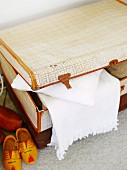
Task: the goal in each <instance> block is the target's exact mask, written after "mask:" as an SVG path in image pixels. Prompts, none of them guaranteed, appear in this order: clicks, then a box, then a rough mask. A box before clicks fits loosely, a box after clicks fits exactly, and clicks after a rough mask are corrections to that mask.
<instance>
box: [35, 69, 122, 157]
mask: <svg viewBox="0 0 127 170" xmlns="http://www.w3.org/2000/svg"><path fill="white" fill-rule="evenodd" d="M38 96H39V98H40V99H41V101H42V102H43V103H44V104H45V105H46V106H47V108H48V110H49V113H50V115H51V119H52V123H53V134H52V138H51V145H55V148H56V150H57V157H58V159H63V158H64V154H65V151H66V150H67V149H68V147H69V145H71V144H72V143H73V141H76V140H78V139H82V138H83V137H87V136H88V135H90V134H93V135H95V134H99V133H105V132H108V131H111V130H113V129H117V125H118V122H117V115H118V107H119V100H120V82H119V80H118V79H116V78H114V77H113V76H111V75H110V74H109V73H107V72H106V71H105V70H103V72H102V74H101V75H100V81H99V84H98V87H97V90H96V94H95V104H94V105H93V106H87V105H82V104H78V103H74V102H67V101H65V100H61V99H58V98H54V97H50V96H48V95H45V94H40V93H38ZM84 98H85V96H84Z"/></svg>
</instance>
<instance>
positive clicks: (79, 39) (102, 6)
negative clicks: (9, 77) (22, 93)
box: [0, 0, 127, 90]
mask: <svg viewBox="0 0 127 170" xmlns="http://www.w3.org/2000/svg"><path fill="white" fill-rule="evenodd" d="M126 22H127V7H126V6H124V5H122V4H121V3H119V2H117V1H115V0H104V1H99V2H96V3H93V4H88V5H84V6H80V7H77V8H73V9H70V10H67V11H64V12H60V13H57V14H54V15H51V16H47V17H44V18H41V19H38V20H35V21H31V22H28V23H25V24H22V25H19V26H16V27H12V28H9V29H6V30H4V31H1V33H0V36H1V39H0V44H1V46H0V51H1V53H2V54H3V56H4V57H5V58H6V59H7V60H8V61H9V63H10V64H11V65H12V66H13V67H14V68H15V69H16V70H17V72H18V73H19V74H20V75H21V76H22V77H23V78H24V79H25V80H26V82H27V83H28V84H29V85H31V87H32V88H33V89H34V90H37V89H39V88H43V87H46V86H49V85H52V84H55V83H59V82H62V83H63V84H65V85H66V87H67V88H70V85H69V79H71V78H76V77H78V76H82V75H84V74H87V73H90V72H92V71H95V70H98V69H101V68H106V67H108V66H109V65H114V64H116V63H119V62H122V61H124V60H127V24H126Z"/></svg>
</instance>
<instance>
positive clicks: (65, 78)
mask: <svg viewBox="0 0 127 170" xmlns="http://www.w3.org/2000/svg"><path fill="white" fill-rule="evenodd" d="M70 76H71V74H70V73H67V74H63V75H60V76H58V80H59V81H61V82H62V83H63V84H64V85H65V86H66V88H67V89H70V88H71V85H70V84H69V80H70Z"/></svg>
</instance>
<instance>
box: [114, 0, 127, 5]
mask: <svg viewBox="0 0 127 170" xmlns="http://www.w3.org/2000/svg"><path fill="white" fill-rule="evenodd" d="M116 1H118V2H119V3H121V4H123V5H125V6H127V3H126V2H123V1H121V0H116Z"/></svg>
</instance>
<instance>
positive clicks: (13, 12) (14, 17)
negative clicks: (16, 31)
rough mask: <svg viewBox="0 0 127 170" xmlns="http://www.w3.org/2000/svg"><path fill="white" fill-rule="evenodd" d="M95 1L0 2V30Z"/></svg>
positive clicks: (29, 0) (19, 0) (24, 0)
mask: <svg viewBox="0 0 127 170" xmlns="http://www.w3.org/2000/svg"><path fill="white" fill-rule="evenodd" d="M91 1H96V0H0V29H3V28H6V27H9V26H12V25H15V24H19V23H22V22H25V21H28V20H31V19H35V18H37V17H41V16H44V15H49V14H52V13H54V12H57V11H60V10H64V9H66V8H70V7H72V6H76V5H81V4H83V3H88V2H91Z"/></svg>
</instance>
